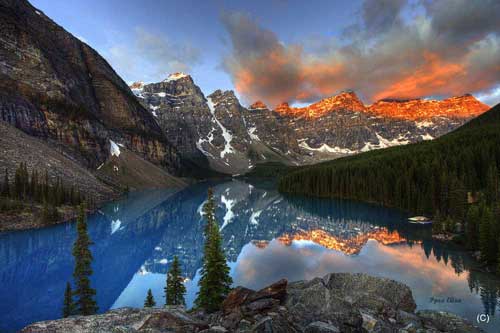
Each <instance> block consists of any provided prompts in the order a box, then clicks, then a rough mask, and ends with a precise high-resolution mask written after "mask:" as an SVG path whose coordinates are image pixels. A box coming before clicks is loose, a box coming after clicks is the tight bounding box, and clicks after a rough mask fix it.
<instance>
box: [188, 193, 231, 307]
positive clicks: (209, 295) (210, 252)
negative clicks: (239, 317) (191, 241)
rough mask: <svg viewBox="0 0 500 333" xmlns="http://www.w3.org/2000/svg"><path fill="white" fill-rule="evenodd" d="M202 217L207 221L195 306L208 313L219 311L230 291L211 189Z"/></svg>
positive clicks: (228, 276) (229, 279)
mask: <svg viewBox="0 0 500 333" xmlns="http://www.w3.org/2000/svg"><path fill="white" fill-rule="evenodd" d="M203 215H204V217H205V219H206V220H207V224H206V226H205V247H204V256H203V267H202V270H201V279H200V281H199V283H198V285H199V286H200V290H199V291H198V295H197V298H196V300H195V304H196V306H198V307H201V308H204V309H205V310H206V311H208V312H215V311H217V310H219V309H220V306H221V305H222V302H223V301H224V299H225V298H226V296H227V294H228V293H229V291H230V289H231V284H232V279H231V276H230V275H229V267H228V266H227V261H226V256H225V254H224V250H223V249H222V237H221V235H220V232H219V226H218V224H217V222H216V220H215V203H214V199H213V193H212V189H209V190H208V200H207V202H206V203H205V205H204V206H203Z"/></svg>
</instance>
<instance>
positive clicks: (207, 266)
mask: <svg viewBox="0 0 500 333" xmlns="http://www.w3.org/2000/svg"><path fill="white" fill-rule="evenodd" d="M215 208H216V207H215V203H214V199H213V192H212V190H211V189H209V190H208V199H207V202H206V203H205V205H204V206H203V216H204V217H205V219H206V226H205V230H204V236H205V245H204V252H203V266H202V269H201V278H200V281H199V282H198V285H199V287H200V289H199V291H198V294H197V298H196V300H195V306H196V307H197V308H200V309H204V310H205V311H207V312H215V311H217V310H219V309H220V308H221V306H222V302H223V301H224V299H225V298H226V297H227V295H228V294H229V292H230V290H231V284H232V279H231V276H230V275H229V266H228V265H227V260H226V256H225V254H224V250H223V248H222V236H221V234H220V231H219V226H218V223H217V221H216V218H215ZM90 245H92V241H91V240H90V237H89V235H88V232H87V222H86V218H85V212H84V208H83V206H80V209H79V214H78V218H77V238H76V241H75V243H74V245H73V256H74V258H75V268H74V271H73V279H74V284H75V287H74V289H73V288H72V286H71V283H70V282H67V284H66V289H65V292H64V301H63V310H62V314H63V317H68V316H72V315H91V314H95V313H96V312H97V309H98V307H97V303H96V302H95V300H94V297H95V295H96V290H95V289H93V288H92V287H91V286H90V276H91V275H92V267H91V263H92V260H93V257H92V253H91V251H90ZM164 292H165V305H167V306H185V304H186V302H185V294H186V287H185V285H184V277H183V275H182V270H181V265H180V262H179V258H178V257H177V256H174V258H173V261H172V264H171V266H170V268H169V271H168V272H167V278H166V286H165V288H164ZM154 306H156V301H155V299H154V296H153V293H152V291H151V289H148V292H147V295H146V299H145V301H144V307H154Z"/></svg>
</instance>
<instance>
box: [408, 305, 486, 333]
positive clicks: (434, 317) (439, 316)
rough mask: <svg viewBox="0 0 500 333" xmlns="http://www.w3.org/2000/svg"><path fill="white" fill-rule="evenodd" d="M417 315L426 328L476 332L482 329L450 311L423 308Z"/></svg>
mask: <svg viewBox="0 0 500 333" xmlns="http://www.w3.org/2000/svg"><path fill="white" fill-rule="evenodd" d="M417 316H418V317H419V318H420V319H421V320H422V321H423V323H424V327H425V328H426V329H429V328H431V329H433V328H434V329H437V330H438V331H440V332H454V333H466V332H467V333H476V332H482V330H481V329H479V328H477V327H475V326H473V325H472V324H471V323H469V322H468V321H467V320H465V319H463V318H461V317H459V316H457V315H455V314H453V313H449V312H444V311H432V310H422V311H417Z"/></svg>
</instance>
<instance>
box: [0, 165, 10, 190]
mask: <svg viewBox="0 0 500 333" xmlns="http://www.w3.org/2000/svg"><path fill="white" fill-rule="evenodd" d="M1 194H2V196H5V197H9V196H10V186H9V171H8V170H7V168H5V176H4V179H3V186H2V193H1Z"/></svg>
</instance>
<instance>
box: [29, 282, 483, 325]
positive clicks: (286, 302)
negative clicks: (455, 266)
mask: <svg viewBox="0 0 500 333" xmlns="http://www.w3.org/2000/svg"><path fill="white" fill-rule="evenodd" d="M415 308H416V305H415V301H414V300H413V296H412V293H411V290H410V289H409V288H408V287H407V286H406V285H404V284H402V283H399V282H396V281H393V280H389V279H384V278H376V277H372V276H368V275H365V274H349V273H334V274H329V275H327V276H325V277H323V278H315V279H313V280H309V281H298V282H293V283H287V281H286V280H280V281H278V282H276V283H274V284H272V285H270V286H268V287H266V288H264V289H262V290H259V291H254V290H250V289H247V288H243V287H238V288H235V289H233V291H231V293H230V294H229V295H228V297H227V299H226V301H225V302H224V304H223V308H222V310H221V311H220V312H217V313H214V314H205V313H203V312H200V311H198V312H190V313H187V312H186V311H185V310H184V309H181V308H165V309H131V308H123V309H118V310H112V311H108V312H106V313H105V314H101V315H94V316H88V317H81V316H76V317H71V318H66V319H60V320H52V321H46V322H39V323H35V324H32V325H30V326H28V327H26V328H24V329H23V330H22V331H21V332H25V333H27V332H30V333H31V332H37V333H49V332H50V333H53V332H54V333H58V332H75V333H97V332H99V333H100V332H151V333H152V332H203V333H209V332H219V333H222V332H283V333H285V332H306V333H313V332H408V333H409V332H422V333H424V332H436V333H437V332H481V330H480V329H478V328H476V327H474V326H472V325H471V324H470V323H468V322H467V321H466V320H464V319H462V318H460V317H458V316H456V315H454V314H450V313H445V312H438V311H430V310H423V311H419V312H416V313H415Z"/></svg>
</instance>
